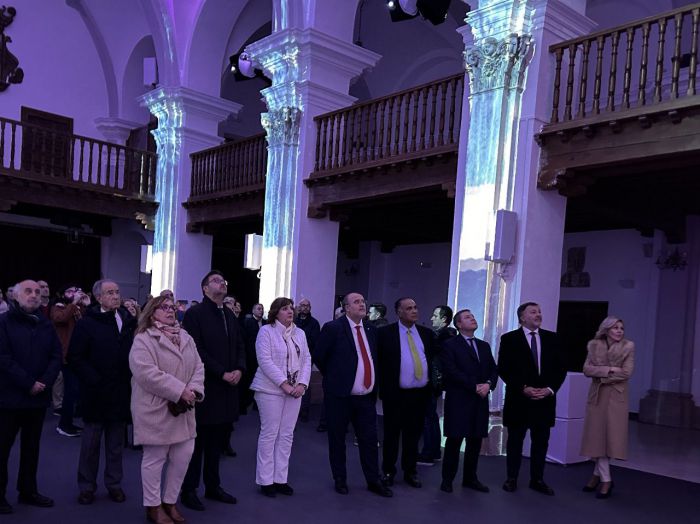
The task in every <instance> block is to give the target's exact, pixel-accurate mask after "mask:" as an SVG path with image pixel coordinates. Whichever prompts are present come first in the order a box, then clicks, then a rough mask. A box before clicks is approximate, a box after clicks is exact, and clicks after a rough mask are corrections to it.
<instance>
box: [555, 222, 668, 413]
mask: <svg viewBox="0 0 700 524" xmlns="http://www.w3.org/2000/svg"><path fill="white" fill-rule="evenodd" d="M647 243H651V239H649V238H644V237H642V236H641V235H640V234H639V233H638V232H637V231H634V230H616V231H595V232H586V233H568V234H566V235H564V249H563V258H562V273H563V272H564V271H565V270H566V255H567V251H568V249H569V248H570V247H586V265H585V269H584V270H585V271H586V272H588V273H589V275H590V281H591V286H590V287H588V288H564V287H563V288H561V300H575V301H607V302H609V307H608V312H609V314H610V315H615V316H618V317H620V318H622V319H623V320H624V322H625V336H626V337H628V338H629V339H630V340H633V341H634V343H635V346H636V354H635V371H634V374H633V376H632V379H631V380H630V410H631V411H633V412H636V411H639V400H640V398H642V397H644V395H646V392H647V390H648V389H649V388H650V387H651V380H652V378H651V369H652V366H653V364H654V339H655V331H656V303H657V296H656V295H657V285H658V287H659V289H664V288H665V285H666V284H667V283H666V280H665V277H666V276H667V274H668V272H667V271H664V272H661V271H659V269H658V268H657V267H656V265H655V261H656V258H655V256H654V255H652V256H651V257H648V258H647V257H645V256H644V252H643V245H644V244H647ZM660 278H661V281H660V283H659V284H657V282H659V279H660ZM623 286H631V287H623ZM670 291H671V290H666V291H664V292H661V293H660V294H661V297H659V300H660V301H661V300H665V299H664V298H662V297H669V298H670V297H671V293H669V292H670ZM650 306H651V308H650ZM650 309H651V311H650ZM659 326H660V330H659V331H662V332H663V333H666V334H670V333H668V331H669V330H667V329H666V326H665V325H663V324H659ZM661 326H663V327H662V328H661ZM669 327H670V326H669ZM593 335H594V333H591V338H593ZM667 347H670V346H667Z"/></svg>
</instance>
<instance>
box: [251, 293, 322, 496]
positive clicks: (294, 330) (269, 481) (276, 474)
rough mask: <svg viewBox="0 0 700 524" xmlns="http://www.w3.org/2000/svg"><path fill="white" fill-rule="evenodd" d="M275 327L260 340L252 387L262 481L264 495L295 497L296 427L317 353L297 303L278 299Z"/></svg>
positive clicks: (272, 311) (260, 334) (267, 329)
mask: <svg viewBox="0 0 700 524" xmlns="http://www.w3.org/2000/svg"><path fill="white" fill-rule="evenodd" d="M268 320H269V324H266V325H265V326H263V327H261V328H260V331H259V332H258V338H257V339H256V341H255V353H256V355H257V357H258V371H257V372H256V373H255V378H254V379H253V383H252V384H251V386H250V389H252V390H253V391H255V402H256V403H257V405H258V410H259V412H260V436H259V438H258V458H257V468H256V474H255V477H256V482H257V484H258V485H259V486H260V489H261V491H262V493H263V494H264V495H267V496H268V497H274V496H275V495H276V494H277V493H281V494H283V495H292V494H293V493H294V490H293V489H292V487H291V486H290V485H289V484H288V483H287V473H288V470H289V456H290V454H291V452H292V441H293V439H294V426H295V425H296V422H297V416H298V415H299V408H300V407H301V397H302V396H303V395H304V393H306V389H307V387H308V385H309V377H310V375H311V355H310V354H309V347H308V345H307V343H306V335H305V334H304V332H303V331H302V330H301V329H299V328H298V327H296V326H295V325H294V322H293V320H294V303H293V302H292V301H291V300H290V299H289V298H284V297H280V298H276V299H275V300H274V301H273V302H272V305H271V306H270V312H269V314H268Z"/></svg>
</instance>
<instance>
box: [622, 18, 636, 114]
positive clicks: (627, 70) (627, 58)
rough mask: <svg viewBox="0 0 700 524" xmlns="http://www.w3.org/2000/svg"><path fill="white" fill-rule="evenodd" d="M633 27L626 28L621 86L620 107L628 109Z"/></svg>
mask: <svg viewBox="0 0 700 524" xmlns="http://www.w3.org/2000/svg"><path fill="white" fill-rule="evenodd" d="M634 33H635V28H634V27H628V28H627V52H626V53H625V77H624V81H623V85H622V107H623V108H624V109H629V107H630V88H631V86H632V47H633V44H634Z"/></svg>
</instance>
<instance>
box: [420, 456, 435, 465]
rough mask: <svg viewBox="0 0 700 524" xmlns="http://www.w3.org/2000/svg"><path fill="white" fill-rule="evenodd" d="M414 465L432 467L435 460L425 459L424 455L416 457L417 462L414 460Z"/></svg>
mask: <svg viewBox="0 0 700 524" xmlns="http://www.w3.org/2000/svg"><path fill="white" fill-rule="evenodd" d="M416 464H418V465H419V466H434V465H435V459H432V458H430V457H426V456H424V455H418V460H416Z"/></svg>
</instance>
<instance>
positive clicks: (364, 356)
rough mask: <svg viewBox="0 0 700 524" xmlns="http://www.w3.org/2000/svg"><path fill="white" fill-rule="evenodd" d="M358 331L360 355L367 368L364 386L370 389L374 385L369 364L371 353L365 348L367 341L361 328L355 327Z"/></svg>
mask: <svg viewBox="0 0 700 524" xmlns="http://www.w3.org/2000/svg"><path fill="white" fill-rule="evenodd" d="M355 329H356V330H357V343H358V344H360V355H362V365H363V366H364V368H365V377H364V380H363V384H364V386H365V389H369V387H370V386H371V385H372V367H371V364H370V362H369V353H367V348H366V347H365V339H364V338H363V337H362V330H361V326H355Z"/></svg>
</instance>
